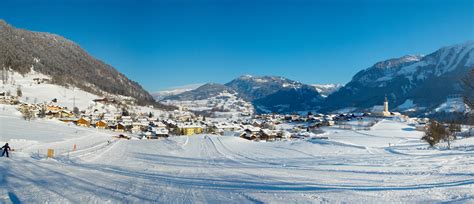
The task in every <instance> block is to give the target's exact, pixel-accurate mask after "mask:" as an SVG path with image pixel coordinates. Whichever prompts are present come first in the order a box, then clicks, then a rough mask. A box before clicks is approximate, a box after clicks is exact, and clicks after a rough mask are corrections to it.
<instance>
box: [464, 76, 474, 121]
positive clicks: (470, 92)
mask: <svg viewBox="0 0 474 204" xmlns="http://www.w3.org/2000/svg"><path fill="white" fill-rule="evenodd" d="M462 82H463V84H464V86H465V90H464V97H463V98H464V103H466V104H467V105H468V106H469V108H470V109H471V111H470V112H469V113H468V114H467V122H468V124H474V68H472V69H471V70H470V72H469V73H468V74H467V76H466V77H465V78H463V79H462Z"/></svg>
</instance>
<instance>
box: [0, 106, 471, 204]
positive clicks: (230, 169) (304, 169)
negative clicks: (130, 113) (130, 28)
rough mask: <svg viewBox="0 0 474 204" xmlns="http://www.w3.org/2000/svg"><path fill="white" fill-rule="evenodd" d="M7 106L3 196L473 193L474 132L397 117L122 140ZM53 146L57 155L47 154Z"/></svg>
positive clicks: (410, 197)
mask: <svg viewBox="0 0 474 204" xmlns="http://www.w3.org/2000/svg"><path fill="white" fill-rule="evenodd" d="M0 113H1V114H0V131H1V136H0V141H9V143H10V145H11V146H12V148H15V149H16V151H15V152H13V155H12V157H11V158H8V159H7V158H0V203H20V202H24V203H32V202H33V203H44V202H53V203H107V202H110V203H117V202H132V203H156V202H160V203H195V202H206V203H216V202H225V203H260V202H264V203H267V202H272V203H296V202H297V203H304V202H307V203H319V202H330V203H333V202H335V203H339V202H350V203H367V202H370V203H374V202H377V203H382V202H430V203H431V202H444V201H457V202H465V203H470V202H474V138H467V139H461V140H457V141H456V142H455V145H454V148H453V149H452V150H445V149H442V148H440V149H428V148H427V145H426V144H425V143H423V142H421V141H420V137H421V135H422V133H421V132H418V131H415V130H414V129H413V128H412V127H410V126H408V125H406V124H405V123H401V122H396V121H389V120H382V121H381V122H379V123H378V124H376V125H375V126H374V127H372V129H371V130H368V131H352V130H338V129H335V128H333V129H332V128H328V129H326V132H327V133H326V136H328V137H329V140H317V139H313V140H295V141H280V142H268V143H265V142H253V141H247V140H244V139H241V138H237V137H222V136H213V135H198V136H191V137H170V138H167V139H159V140H117V139H112V137H111V136H113V135H115V134H114V133H112V132H108V131H98V130H95V129H88V128H79V127H75V126H68V125H67V124H64V123H58V122H53V121H48V120H35V121H31V122H28V121H24V120H22V119H20V117H19V116H18V115H16V114H15V113H14V112H13V111H9V110H3V111H2V112H0ZM389 143H390V146H389ZM74 144H76V145H77V146H78V150H77V151H74V152H71V148H72V146H73V145H74ZM46 148H55V150H56V151H58V152H57V157H56V158H55V159H44V158H43V157H42V156H41V155H43V154H44V153H42V151H44V150H45V149H46Z"/></svg>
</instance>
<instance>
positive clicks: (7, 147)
mask: <svg viewBox="0 0 474 204" xmlns="http://www.w3.org/2000/svg"><path fill="white" fill-rule="evenodd" d="M0 149H3V153H2V157H3V156H4V155H5V153H7V157H10V156H9V155H8V151H11V150H12V149H10V146H8V143H6V144H5V145H3V147H2V148H0Z"/></svg>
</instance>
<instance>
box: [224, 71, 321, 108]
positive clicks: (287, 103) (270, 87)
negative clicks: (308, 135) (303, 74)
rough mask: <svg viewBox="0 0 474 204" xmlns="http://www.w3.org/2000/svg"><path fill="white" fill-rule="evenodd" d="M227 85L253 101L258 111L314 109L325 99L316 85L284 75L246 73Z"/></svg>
mask: <svg viewBox="0 0 474 204" xmlns="http://www.w3.org/2000/svg"><path fill="white" fill-rule="evenodd" d="M225 85H226V86H228V87H230V88H232V89H234V90H235V91H236V92H237V93H239V94H240V96H242V97H243V98H244V99H246V100H248V101H252V103H253V104H254V106H255V109H256V110H257V112H278V113H287V112H294V111H304V110H314V109H315V108H318V107H319V103H320V102H321V101H322V99H323V97H322V96H321V95H320V94H319V93H318V91H317V90H316V89H315V88H314V87H312V86H310V85H306V84H303V83H300V82H297V81H293V80H289V79H286V78H284V77H276V76H263V77H255V76H250V75H245V76H241V77H239V78H237V79H234V80H232V81H231V82H229V83H227V84H225Z"/></svg>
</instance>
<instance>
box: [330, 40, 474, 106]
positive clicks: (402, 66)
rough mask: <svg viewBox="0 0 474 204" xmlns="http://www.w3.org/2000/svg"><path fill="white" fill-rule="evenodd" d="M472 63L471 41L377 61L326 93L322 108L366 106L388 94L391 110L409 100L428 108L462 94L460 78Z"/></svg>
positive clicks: (414, 104) (379, 102)
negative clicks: (333, 90) (419, 53)
mask: <svg viewBox="0 0 474 204" xmlns="http://www.w3.org/2000/svg"><path fill="white" fill-rule="evenodd" d="M473 67H474V42H466V43H463V44H459V45H453V46H448V47H443V48H441V49H439V50H437V51H435V52H433V53H431V54H429V55H427V56H424V57H422V56H404V57H401V58H396V59H390V60H386V61H383V62H379V63H376V64H375V65H374V66H372V67H370V68H367V69H365V70H362V71H360V72H359V73H357V74H356V75H355V76H354V77H353V78H352V80H351V81H350V82H349V83H348V84H346V85H345V86H344V87H343V88H341V89H339V90H338V91H336V92H334V93H333V94H331V95H329V96H328V97H327V99H326V101H325V103H324V108H323V110H324V111H334V110H338V109H341V108H347V107H355V108H359V109H363V108H369V107H372V106H374V105H379V104H381V103H382V100H383V98H384V96H387V97H388V99H389V101H390V104H391V107H392V110H399V109H401V108H397V107H398V106H400V105H402V104H407V102H409V103H410V104H412V105H411V106H412V107H414V108H415V109H418V110H425V111H426V110H431V109H433V108H435V107H436V106H438V105H439V104H441V103H443V102H445V101H446V98H447V97H449V96H455V95H458V94H462V93H463V90H464V85H463V83H462V80H461V79H463V78H464V77H465V76H466V75H467V74H468V73H469V71H470V70H471V69H473Z"/></svg>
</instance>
